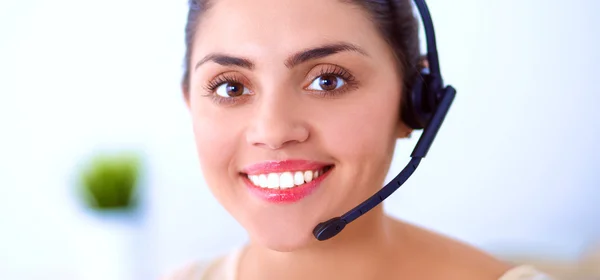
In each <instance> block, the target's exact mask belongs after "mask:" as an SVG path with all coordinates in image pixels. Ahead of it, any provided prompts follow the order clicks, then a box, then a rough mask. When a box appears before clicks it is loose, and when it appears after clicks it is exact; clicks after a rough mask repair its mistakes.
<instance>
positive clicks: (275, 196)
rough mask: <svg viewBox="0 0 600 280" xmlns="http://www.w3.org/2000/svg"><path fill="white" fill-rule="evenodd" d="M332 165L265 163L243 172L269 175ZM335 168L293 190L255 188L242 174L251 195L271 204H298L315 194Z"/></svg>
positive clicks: (294, 162) (300, 161) (304, 162)
mask: <svg viewBox="0 0 600 280" xmlns="http://www.w3.org/2000/svg"><path fill="white" fill-rule="evenodd" d="M326 166H330V164H323V163H317V162H309V161H303V160H290V161H280V162H265V163H259V164H255V165H252V166H249V167H247V168H245V169H244V170H243V172H244V173H246V174H250V175H254V174H267V173H280V172H285V171H305V170H320V169H322V168H324V167H326ZM333 169H334V168H331V169H329V170H328V171H327V172H325V173H323V174H321V175H320V176H319V177H318V178H316V179H314V180H312V181H311V182H310V183H304V184H302V185H300V186H295V187H293V188H289V189H284V190H279V189H269V188H261V187H258V186H255V185H254V184H253V183H252V181H250V179H249V178H248V177H247V176H246V175H245V174H242V180H243V181H244V183H245V184H246V186H247V187H248V190H249V191H250V193H252V194H254V195H256V196H257V197H259V198H260V199H263V200H265V201H267V202H270V203H294V202H297V201H299V200H301V199H303V198H305V197H307V196H308V195H310V194H311V193H313V192H314V191H315V190H316V189H317V188H319V186H320V185H321V183H322V182H323V181H324V180H325V179H326V178H327V176H329V174H330V173H331V171H332V170H333Z"/></svg>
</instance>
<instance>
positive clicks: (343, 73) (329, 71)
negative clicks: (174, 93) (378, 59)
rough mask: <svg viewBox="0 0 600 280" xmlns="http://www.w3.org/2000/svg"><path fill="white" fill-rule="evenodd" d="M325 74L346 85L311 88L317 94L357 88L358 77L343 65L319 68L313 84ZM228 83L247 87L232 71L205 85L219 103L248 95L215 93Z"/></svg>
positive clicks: (227, 103) (340, 92) (323, 94)
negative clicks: (222, 95)
mask: <svg viewBox="0 0 600 280" xmlns="http://www.w3.org/2000/svg"><path fill="white" fill-rule="evenodd" d="M324 76H334V77H338V78H341V79H342V80H343V81H344V83H345V85H344V86H342V87H341V88H339V89H334V90H330V91H327V90H322V91H317V90H311V91H312V92H316V94H318V95H321V96H323V97H336V96H339V95H341V94H343V93H346V92H347V91H349V90H352V89H354V88H356V86H357V82H356V79H355V78H354V76H353V75H352V74H350V72H348V71H347V70H346V69H344V68H342V67H339V66H333V65H328V66H326V67H322V68H321V70H319V72H318V73H317V74H315V75H313V76H312V78H311V80H310V82H311V84H312V82H314V80H315V79H317V78H320V77H324ZM227 83H238V84H241V85H243V86H244V87H246V85H245V83H244V81H242V79H240V78H239V77H238V76H237V75H234V74H231V73H225V74H221V75H219V76H217V77H216V78H214V79H213V80H211V81H210V82H208V83H207V84H206V85H205V86H204V89H205V90H206V91H207V92H208V93H209V94H207V95H206V96H207V97H210V98H211V99H212V101H213V102H215V103H216V104H218V105H235V104H237V103H239V102H241V101H243V100H241V99H244V97H248V96H247V95H243V96H240V97H230V98H225V97H221V96H219V95H217V94H216V93H215V90H217V88H219V87H220V86H222V85H223V84H227ZM309 85H310V84H309Z"/></svg>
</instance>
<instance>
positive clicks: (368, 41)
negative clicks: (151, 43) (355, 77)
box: [194, 0, 384, 57]
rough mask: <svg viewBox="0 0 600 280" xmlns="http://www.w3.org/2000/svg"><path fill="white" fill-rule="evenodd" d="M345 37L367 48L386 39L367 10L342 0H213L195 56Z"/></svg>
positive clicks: (267, 51) (269, 50) (257, 51)
mask: <svg viewBox="0 0 600 280" xmlns="http://www.w3.org/2000/svg"><path fill="white" fill-rule="evenodd" d="M340 41H343V42H348V43H351V44H355V45H358V46H360V47H361V48H364V49H369V48H377V47H382V45H383V44H384V40H383V38H380V36H379V34H378V32H377V30H376V27H375V25H374V24H373V22H372V21H371V20H370V17H369V15H368V13H366V11H364V10H363V9H362V8H360V7H358V6H356V5H353V4H349V3H346V2H343V1H341V0H213V1H212V4H211V7H210V9H209V10H208V11H207V12H206V13H204V14H203V15H202V19H201V21H200V25H199V26H198V31H197V34H196V39H195V45H196V47H195V50H194V56H196V55H201V54H202V53H208V52H214V51H219V52H232V53H240V54H248V55H256V56H257V57H264V56H267V55H268V56H270V57H278V56H287V55H289V54H290V53H291V52H296V51H298V50H299V49H302V48H307V47H313V46H315V45H322V44H323V43H333V42H340ZM199 53H200V54H199Z"/></svg>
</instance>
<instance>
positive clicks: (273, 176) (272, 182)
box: [267, 173, 279, 189]
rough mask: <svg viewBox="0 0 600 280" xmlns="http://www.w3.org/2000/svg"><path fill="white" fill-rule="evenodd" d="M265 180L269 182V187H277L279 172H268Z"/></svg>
mask: <svg viewBox="0 0 600 280" xmlns="http://www.w3.org/2000/svg"><path fill="white" fill-rule="evenodd" d="M267 180H268V182H269V185H268V187H269V189H278V188H279V174H277V173H269V176H268V177H267Z"/></svg>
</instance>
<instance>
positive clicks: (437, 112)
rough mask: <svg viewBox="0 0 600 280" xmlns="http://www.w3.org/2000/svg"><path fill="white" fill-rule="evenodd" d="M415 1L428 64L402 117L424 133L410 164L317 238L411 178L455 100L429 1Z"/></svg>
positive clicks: (326, 236) (319, 230)
mask: <svg viewBox="0 0 600 280" xmlns="http://www.w3.org/2000/svg"><path fill="white" fill-rule="evenodd" d="M414 2H415V4H416V5H417V8H418V9H419V13H420V14H421V19H422V21H423V25H424V27H425V37H426V41H427V61H428V64H429V67H428V68H427V69H423V70H422V71H421V73H420V75H418V79H417V81H415V83H414V85H413V89H412V91H411V92H409V93H408V95H407V99H408V100H407V106H406V107H404V108H403V112H402V119H403V121H404V122H405V123H406V124H407V125H408V126H410V127H411V128H413V129H423V133H422V134H421V137H420V138H419V141H418V142H417V145H416V146H415V148H414V150H413V152H412V154H411V160H410V162H409V163H408V165H407V166H406V167H404V169H403V170H402V171H401V172H400V173H399V174H398V175H397V176H396V177H395V178H394V179H393V180H392V181H391V182H389V183H388V184H387V185H386V186H384V187H383V188H382V189H381V190H379V191H378V192H377V193H375V194H374V195H373V196H371V197H370V198H369V199H367V200H365V201H364V202H363V203H361V204H360V205H358V206H356V207H354V209H352V210H350V211H348V212H347V213H346V214H344V215H342V216H341V217H336V218H333V219H331V220H329V221H326V222H323V223H320V224H319V225H317V226H316V227H315V229H314V230H313V234H314V236H315V237H316V238H317V239H318V240H321V241H324V240H327V239H330V238H332V237H334V236H336V235H337V234H338V233H340V232H341V231H342V230H343V229H344V227H345V226H346V225H347V224H349V223H351V222H352V221H354V220H356V219H357V218H358V217H360V216H362V215H364V214H365V213H367V212H368V211H369V210H371V209H373V208H374V207H375V206H377V205H378V204H380V203H381V202H383V201H384V200H385V199H386V198H387V197H389V196H390V195H391V194H392V193H394V192H395V191H396V190H397V189H398V188H400V186H402V184H404V182H406V180H408V178H409V177H410V176H411V175H412V174H413V172H415V170H416V169H417V166H419V163H420V162H421V159H422V158H424V157H425V156H426V155H427V152H428V151H429V148H430V147H431V144H432V143H433V140H434V139H435V136H436V135H437V132H438V130H439V129H440V126H442V123H443V122H444V119H445V118H446V114H447V113H448V110H449V109H450V106H451V105H452V101H454V97H455V96H456V90H455V89H454V88H453V87H452V86H446V87H444V82H443V79H442V74H441V73H440V63H439V59H438V53H437V46H436V42H435V32H434V29H433V21H432V20H431V15H430V14H429V9H428V8H427V4H426V3H425V0H414Z"/></svg>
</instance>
